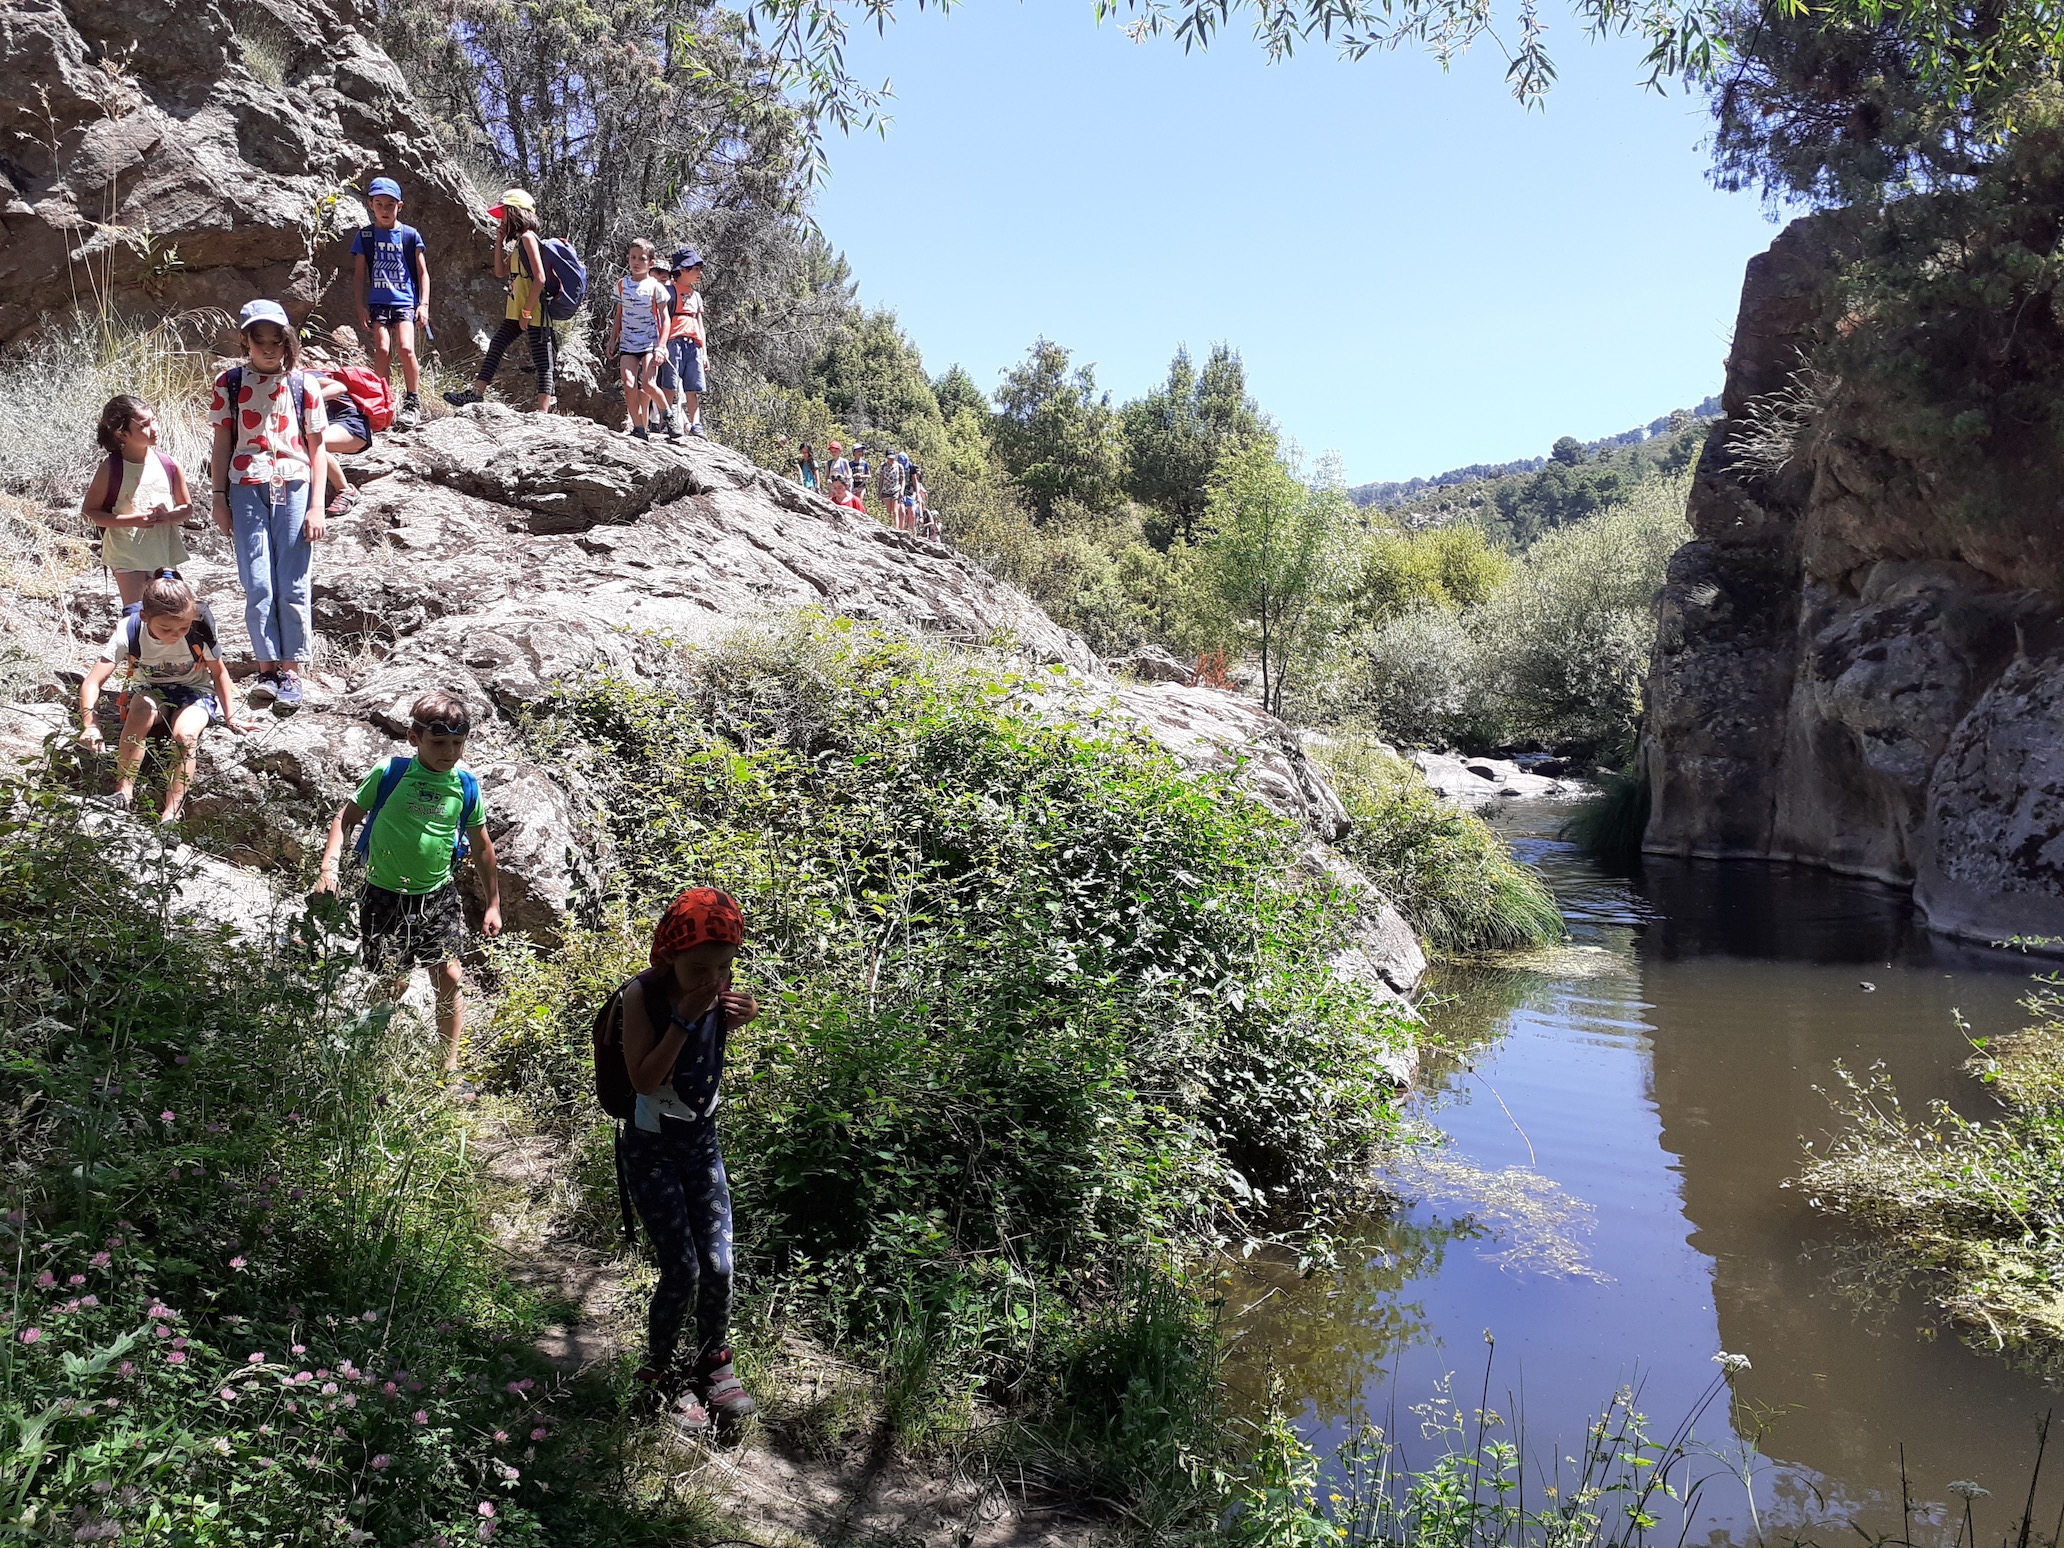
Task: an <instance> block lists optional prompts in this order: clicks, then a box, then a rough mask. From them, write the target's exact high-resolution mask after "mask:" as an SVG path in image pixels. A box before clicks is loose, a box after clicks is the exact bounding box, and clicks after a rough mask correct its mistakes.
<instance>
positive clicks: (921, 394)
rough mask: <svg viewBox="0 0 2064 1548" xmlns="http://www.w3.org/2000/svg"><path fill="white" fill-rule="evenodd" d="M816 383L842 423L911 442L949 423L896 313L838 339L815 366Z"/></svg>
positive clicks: (868, 320) (867, 318)
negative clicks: (917, 436)
mask: <svg viewBox="0 0 2064 1548" xmlns="http://www.w3.org/2000/svg"><path fill="white" fill-rule="evenodd" d="M810 376H811V383H812V385H813V387H814V389H815V391H816V393H817V396H819V397H821V398H822V399H823V400H824V401H825V403H826V404H827V405H828V406H829V407H830V409H831V412H832V413H833V414H834V415H836V416H837V417H838V418H839V419H840V420H841V421H842V422H843V423H845V424H847V425H850V426H852V427H854V428H855V429H858V430H862V431H870V430H881V431H885V432H887V433H888V434H889V435H891V436H893V437H896V438H898V439H899V440H908V439H910V438H911V437H913V436H916V435H918V434H920V433H922V432H923V431H924V430H932V431H943V430H944V428H945V424H946V421H945V419H944V417H943V416H942V415H941V414H940V412H939V400H938V399H937V398H936V397H935V396H934V395H933V393H932V384H931V380H930V378H928V377H927V376H926V375H925V371H924V361H923V360H922V359H920V358H919V357H918V353H917V348H916V346H915V345H913V344H912V343H911V342H910V341H909V340H908V339H906V338H905V337H904V336H903V333H902V330H901V329H899V328H898V327H897V326H896V314H895V313H894V312H888V311H875V312H868V313H866V314H865V315H863V316H861V317H860V318H859V319H858V320H857V321H855V322H852V323H850V324H848V325H847V326H846V327H845V328H843V329H841V330H840V332H839V333H838V335H837V336H836V337H834V338H833V339H832V341H831V343H830V345H829V346H828V347H827V348H826V349H825V351H824V353H823V354H822V355H820V356H818V358H817V361H816V364H815V365H813V366H812V367H811V372H810Z"/></svg>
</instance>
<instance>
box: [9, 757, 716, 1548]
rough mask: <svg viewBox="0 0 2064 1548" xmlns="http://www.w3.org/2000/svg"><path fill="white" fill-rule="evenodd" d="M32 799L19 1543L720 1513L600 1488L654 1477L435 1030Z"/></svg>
mask: <svg viewBox="0 0 2064 1548" xmlns="http://www.w3.org/2000/svg"><path fill="white" fill-rule="evenodd" d="M17 796H18V799H17V801H16V803H15V804H14V805H13V806H12V808H11V809H10V810H9V812H8V814H7V815H6V816H5V817H4V818H0V1009H4V1014H5V1019H6V1025H7V1027H8V1037H7V1044H6V1058H5V1062H4V1064H0V1112H4V1114H5V1116H4V1118H0V1126H4V1128H0V1132H4V1135H5V1140H6V1148H7V1154H8V1157H9V1160H10V1166H9V1169H8V1174H7V1182H6V1186H7V1194H8V1197H7V1199H6V1206H7V1210H6V1215H5V1220H4V1223H0V1243H4V1246H5V1250H6V1253H7V1256H8V1258H9V1260H10V1262H11V1263H12V1264H13V1265H15V1267H14V1271H13V1273H14V1278H13V1283H12V1286H11V1294H10V1296H9V1302H8V1306H7V1309H6V1310H5V1312H4V1313H0V1456H4V1457H6V1458H7V1468H6V1470H5V1477H6V1487H7V1494H6V1496H5V1500H4V1503H0V1511H4V1513H5V1521H6V1524H7V1525H8V1527H9V1528H11V1529H12V1530H13V1531H15V1532H17V1533H18V1534H20V1535H22V1536H23V1537H26V1538H32V1539H35V1540H44V1539H46V1538H49V1539H53V1540H57V1539H62V1540H67V1541H92V1540H95V1539H96V1537H106V1538H113V1537H115V1536H117V1535H120V1536H124V1537H126V1536H129V1535H132V1534H133V1535H136V1536H138V1537H139V1538H143V1537H149V1538H151V1539H152V1540H155V1541H165V1542H177V1543H192V1544H229V1543H240V1542H265V1543H285V1542H334V1541H346V1540H348V1541H353V1542H362V1541H366V1540H367V1539H368V1536H370V1537H372V1538H376V1539H377V1540H379V1541H383V1542H409V1541H423V1540H429V1539H432V1538H434V1537H436V1536H438V1535H444V1536H447V1537H449V1538H451V1539H453V1540H456V1539H457V1538H458V1537H461V1536H463V1537H465V1538H467V1539H468V1540H477V1539H479V1538H482V1537H493V1538H495V1539H496V1540H498V1541H508V1542H522V1543H540V1544H542V1543H552V1544H561V1543H586V1542H596V1541H624V1540H627V1539H634V1538H637V1537H639V1536H642V1535H645V1532H646V1529H647V1528H649V1530H650V1534H651V1535H652V1536H653V1537H656V1538H659V1539H662V1540H664V1539H666V1538H668V1537H670V1536H671V1535H672V1534H673V1532H674V1531H676V1530H678V1529H682V1528H684V1527H686V1526H688V1525H690V1524H691V1522H690V1519H689V1518H687V1517H683V1516H682V1515H681V1514H680V1513H679V1512H678V1511H677V1510H675V1509H673V1508H672V1507H671V1506H665V1505H661V1504H659V1503H656V1502H655V1501H654V1499H653V1498H652V1496H651V1495H650V1494H649V1493H645V1494H643V1495H642V1496H641V1495H640V1494H639V1493H638V1492H637V1491H634V1490H632V1489H631V1488H630V1487H628V1486H622V1487H618V1486H616V1485H614V1484H612V1485H609V1486H605V1487H604V1488H602V1489H600V1490H598V1489H597V1487H596V1480H597V1479H598V1478H602V1479H606V1478H610V1477H612V1475H614V1477H615V1478H616V1479H618V1480H621V1478H622V1476H623V1470H624V1468H625V1465H626V1462H627V1455H626V1453H625V1451H624V1449H623V1442H624V1433H623V1432H622V1431H621V1430H620V1429H619V1428H618V1427H617V1424H616V1421H615V1418H614V1415H613V1413H612V1412H610V1409H609V1407H608V1406H604V1407H602V1408H599V1409H598V1408H597V1406H596V1404H595V1402H594V1395H592V1394H591V1395H589V1396H587V1397H583V1396H580V1395H578V1394H576V1393H573V1392H571V1391H569V1390H568V1389H566V1388H565V1387H564V1386H563V1385H562V1384H561V1383H560V1382H558V1381H557V1380H555V1379H554V1378H553V1377H552V1376H551V1374H550V1373H549V1372H548V1371H547V1370H545V1369H544V1368H543V1367H542V1366H541V1364H540V1363H539V1362H538V1360H537V1357H536V1355H535V1353H534V1352H533V1351H532V1350H531V1348H530V1346H529V1342H528V1340H529V1337H530V1336H531V1334H532V1332H533V1330H534V1327H535V1320H534V1314H533V1313H531V1312H530V1311H528V1310H527V1309H526V1307H525V1304H524V1303H523V1302H522V1300H521V1299H520V1298H519V1297H517V1296H516V1295H515V1294H514V1293H512V1292H511V1290H510V1289H509V1287H508V1286H507V1285H506V1284H505V1283H504V1282H503V1281H502V1279H501V1277H500V1273H499V1263H500V1255H499V1253H498V1251H497V1250H496V1248H495V1246H494V1244H493V1241H492V1239H491V1237H490V1235H489V1233H488V1229H487V1221H486V1218H485V1214H484V1211H483V1209H482V1207H481V1203H480V1200H479V1197H478V1194H477V1191H476V1187H475V1184H474V1180H473V1175H472V1170H471V1168H470V1167H469V1165H468V1163H467V1161H466V1155H465V1139H466V1129H465V1126H464V1123H463V1120H462V1119H461V1118H460V1117H459V1116H458V1114H457V1113H456V1111H455V1110H454V1109H453V1108H452V1107H451V1105H450V1104H449V1101H448V1099H447V1098H446V1097H445V1096H444V1094H443V1093H442V1092H440V1091H439V1089H438V1088H437V1087H436V1086H435V1084H434V1075H433V1071H434V1069H435V1062H434V1054H433V1052H432V1049H431V1047H430V1046H429V1039H428V1037H427V1036H425V1035H424V1034H423V1031H421V1030H419V1029H414V1028H412V1027H411V1026H410V1024H408V1023H406V1022H404V1021H402V1020H400V1019H397V1018H395V1017H394V1016H393V1015H392V1014H391V1012H389V1011H388V1010H386V1009H385V1008H381V1009H377V1010H369V1009H367V1008H366V1007H365V1006H364V1004H363V1003H362V1001H361V1000H360V999H359V998H358V995H357V989H356V985H357V983H358V980H357V979H356V977H355V976H354V975H353V974H352V973H351V971H350V969H351V963H350V962H349V960H348V959H347V958H344V957H341V956H338V955H335V954H333V953H331V952H329V951H328V949H327V942H328V939H329V937H328V935H327V932H326V930H325V928H324V925H323V922H322V921H321V920H319V919H316V918H313V917H310V916H306V915H304V916H301V917H299V918H295V917H292V916H288V917H284V918H282V919H281V920H280V921H278V924H279V926H280V928H281V929H282V930H283V932H285V933H284V935H283V937H282V941H283V942H285V945H284V949H283V945H282V942H275V941H273V940H268V939H255V940H254V939H246V938H239V937H237V936H235V935H232V934H231V933H229V932H228V931H226V930H219V929H204V928H200V927H196V926H191V925H186V924H182V923H179V922H177V921H176V920H175V919H174V918H173V917H172V916H171V914H170V907H171V903H172V900H173V898H174V897H175V896H176V892H177V888H178V887H179V885H180V884H181V883H182V882H188V883H189V884H193V883H191V881H190V878H188V877H186V876H185V875H184V874H183V873H182V872H181V869H180V868H179V867H178V866H177V865H176V864H174V863H172V862H171V861H170V860H169V858H166V857H165V856H162V855H159V856H156V857H154V858H153V860H152V861H151V863H150V864H149V865H148V867H147V870H148V874H143V875H127V874H124V872H123V871H122V870H120V869H119V868H117V866H116V865H115V864H113V863H112V862H111V859H110V856H109V854H108V853H107V851H106V849H105V848H104V838H97V837H96V836H95V834H94V833H91V832H88V831H85V830H83V829H82V827H81V823H80V818H79V813H78V808H77V807H76V805H75V804H73V803H72V802H70V801H68V800H67V799H65V798H63V797H61V796H59V795H57V794H54V793H52V792H51V791H49V790H47V789H43V788H38V787H34V786H31V787H29V788H27V789H26V790H22V791H19V792H17ZM105 831H106V830H105V829H103V830H102V832H103V834H104V833H105ZM295 942H299V943H305V945H296V944H294V943H295ZM602 1397H603V1400H604V1403H605V1405H607V1403H608V1399H607V1395H606V1393H605V1394H602ZM570 1421H577V1422H578V1423H577V1427H576V1428H575V1429H574V1430H573V1431H572V1433H569V1429H568V1426H569V1422H570ZM639 1516H642V1517H643V1518H644V1521H643V1524H642V1525H640V1524H639V1522H638V1520H637V1518H638V1517H639Z"/></svg>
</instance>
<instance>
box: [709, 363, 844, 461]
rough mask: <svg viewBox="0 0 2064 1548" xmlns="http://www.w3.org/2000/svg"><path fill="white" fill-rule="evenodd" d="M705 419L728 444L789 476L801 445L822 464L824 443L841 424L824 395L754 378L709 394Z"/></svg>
mask: <svg viewBox="0 0 2064 1548" xmlns="http://www.w3.org/2000/svg"><path fill="white" fill-rule="evenodd" d="M703 417H704V419H705V420H706V421H707V423H708V426H709V430H710V433H711V434H712V435H714V436H715V437H716V438H717V439H718V440H720V441H722V442H723V443H724V444H725V445H726V446H729V447H731V448H732V449H733V450H735V451H741V452H744V453H745V455H746V456H748V457H750V458H752V460H753V461H754V462H756V463H758V464H759V465H760V466H761V467H763V468H766V469H768V470H769V471H770V472H774V473H781V474H786V475H788V476H790V477H793V476H794V474H795V469H796V457H797V454H798V451H799V449H800V448H801V447H804V446H814V447H815V448H816V449H817V458H818V462H819V465H820V466H821V465H822V464H823V461H824V447H825V443H826V442H828V441H830V440H832V439H833V438H834V437H835V436H837V435H838V433H839V431H840V429H841V428H842V427H841V426H840V425H839V424H838V423H837V421H835V420H834V419H833V418H832V413H831V409H830V407H829V406H828V405H827V404H826V403H825V401H824V400H823V399H822V398H818V397H812V396H811V395H810V394H808V393H803V392H798V391H796V390H794V389H793V388H788V387H778V386H776V385H774V384H773V383H772V382H767V381H756V380H746V381H741V382H736V383H733V384H731V385H729V386H727V387H726V388H725V390H724V391H723V392H719V393H712V394H710V396H709V398H708V400H707V407H706V408H705V409H704V411H703Z"/></svg>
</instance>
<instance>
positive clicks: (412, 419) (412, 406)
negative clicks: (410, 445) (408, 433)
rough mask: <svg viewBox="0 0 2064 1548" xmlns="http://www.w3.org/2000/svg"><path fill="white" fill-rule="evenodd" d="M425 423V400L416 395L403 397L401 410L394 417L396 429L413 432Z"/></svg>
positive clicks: (411, 394)
mask: <svg viewBox="0 0 2064 1548" xmlns="http://www.w3.org/2000/svg"><path fill="white" fill-rule="evenodd" d="M422 422H423V400H422V399H420V398H418V397H417V396H416V395H415V394H414V393H412V392H411V393H407V394H405V395H404V396H403V397H402V400H401V408H400V410H399V411H398V412H397V413H396V414H395V416H394V428H395V429H397V430H413V429H415V428H416V426H417V425H420V424H421V423H422Z"/></svg>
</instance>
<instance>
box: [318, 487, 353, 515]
mask: <svg viewBox="0 0 2064 1548" xmlns="http://www.w3.org/2000/svg"><path fill="white" fill-rule="evenodd" d="M357 504H358V491H357V490H356V489H340V490H338V491H337V497H336V498H335V499H334V500H332V501H331V502H330V503H329V504H328V505H325V506H324V507H323V514H324V515H325V516H349V515H350V514H351V512H352V510H353V509H354V508H355V507H356V506H357Z"/></svg>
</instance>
